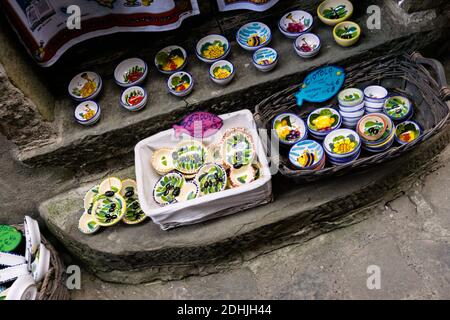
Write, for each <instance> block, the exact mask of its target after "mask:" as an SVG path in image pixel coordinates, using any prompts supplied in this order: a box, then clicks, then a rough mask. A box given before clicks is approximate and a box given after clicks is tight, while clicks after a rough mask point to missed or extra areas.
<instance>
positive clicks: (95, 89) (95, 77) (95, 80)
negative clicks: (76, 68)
mask: <svg viewBox="0 0 450 320" xmlns="http://www.w3.org/2000/svg"><path fill="white" fill-rule="evenodd" d="M102 86H103V82H102V78H101V77H100V75H99V74H98V73H96V72H91V71H86V72H82V73H80V74H77V75H76V76H75V77H73V79H72V80H71V81H70V83H69V87H68V90H69V95H70V96H71V97H72V98H73V99H74V100H75V101H79V102H82V101H87V100H93V99H95V98H96V97H97V96H98V94H99V93H100V91H101V90H102Z"/></svg>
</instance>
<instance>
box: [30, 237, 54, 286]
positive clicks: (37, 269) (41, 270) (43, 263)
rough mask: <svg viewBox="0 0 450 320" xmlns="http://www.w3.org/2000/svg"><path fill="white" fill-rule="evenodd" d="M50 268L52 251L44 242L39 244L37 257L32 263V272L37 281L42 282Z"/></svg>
mask: <svg viewBox="0 0 450 320" xmlns="http://www.w3.org/2000/svg"><path fill="white" fill-rule="evenodd" d="M49 269H50V251H49V250H48V249H47V248H46V247H45V245H44V244H43V243H41V245H40V246H39V251H38V252H37V254H36V258H35V259H34V260H33V263H32V264H31V274H32V275H33V278H34V281H35V282H36V283H38V282H41V281H42V280H43V279H44V277H45V275H46V274H47V272H48V270H49Z"/></svg>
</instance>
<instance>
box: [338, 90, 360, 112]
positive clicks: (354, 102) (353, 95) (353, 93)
mask: <svg viewBox="0 0 450 320" xmlns="http://www.w3.org/2000/svg"><path fill="white" fill-rule="evenodd" d="M338 101H339V106H340V107H343V108H353V107H356V106H360V105H361V104H362V103H363V101H364V93H363V92H362V91H361V90H359V89H357V88H347V89H345V90H342V91H341V92H339V94H338ZM342 111H345V110H342Z"/></svg>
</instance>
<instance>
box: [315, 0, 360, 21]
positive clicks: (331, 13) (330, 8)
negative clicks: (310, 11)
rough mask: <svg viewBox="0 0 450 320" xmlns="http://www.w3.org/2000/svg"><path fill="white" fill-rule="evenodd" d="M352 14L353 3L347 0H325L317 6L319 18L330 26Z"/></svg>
mask: <svg viewBox="0 0 450 320" xmlns="http://www.w3.org/2000/svg"><path fill="white" fill-rule="evenodd" d="M352 14H353V4H352V3H351V2H350V1H347V0H325V1H324V2H322V3H321V4H320V5H319V6H318V7H317V16H318V17H319V19H320V20H321V21H322V22H323V23H325V24H326V25H328V26H331V27H333V26H335V25H337V24H338V23H340V22H342V21H345V20H347V19H349V18H350V17H351V16H352ZM333 17H335V18H333Z"/></svg>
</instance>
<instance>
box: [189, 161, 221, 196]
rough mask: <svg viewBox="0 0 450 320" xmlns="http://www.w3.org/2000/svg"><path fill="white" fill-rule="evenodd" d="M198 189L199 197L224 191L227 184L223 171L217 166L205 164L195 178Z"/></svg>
mask: <svg viewBox="0 0 450 320" xmlns="http://www.w3.org/2000/svg"><path fill="white" fill-rule="evenodd" d="M195 181H196V182H197V184H198V186H199V188H200V196H206V195H208V194H211V193H216V192H220V191H223V190H225V188H226V186H227V182H228V178H227V173H226V171H225V169H224V168H223V167H222V166H221V165H218V164H213V163H209V164H205V165H204V166H203V167H201V168H200V171H199V172H198V173H197V175H196V176H195Z"/></svg>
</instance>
